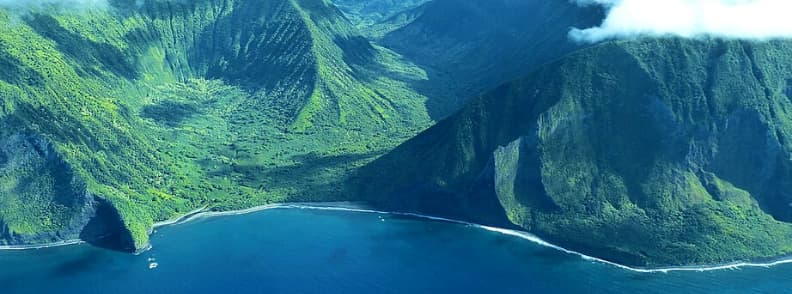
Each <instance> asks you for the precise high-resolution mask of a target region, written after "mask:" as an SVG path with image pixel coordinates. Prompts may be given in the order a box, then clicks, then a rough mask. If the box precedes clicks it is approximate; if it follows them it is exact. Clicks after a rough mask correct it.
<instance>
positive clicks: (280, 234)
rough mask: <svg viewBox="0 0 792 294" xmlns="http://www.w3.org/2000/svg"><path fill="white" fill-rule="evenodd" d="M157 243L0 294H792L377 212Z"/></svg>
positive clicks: (31, 271) (9, 265)
mask: <svg viewBox="0 0 792 294" xmlns="http://www.w3.org/2000/svg"><path fill="white" fill-rule="evenodd" d="M151 242H152V244H153V246H154V248H153V249H152V250H150V251H148V252H145V253H143V254H141V255H138V256H135V255H130V254H125V253H119V252H114V251H109V250H103V249H97V248H92V247H90V246H86V245H77V246H67V247H60V248H48V249H40V250H33V251H2V252H0V293H4V294H5V293H114V294H116V293H136V294H140V293H186V292H191V293H792V265H781V266H776V267H772V268H743V269H739V270H721V271H710V272H671V273H637V272H632V271H628V270H624V269H619V268H615V267H613V266H610V265H606V264H601V263H596V262H592V261H587V260H584V259H582V258H581V257H579V256H576V255H572V254H567V253H562V252H559V251H556V250H553V249H550V248H546V247H542V246H539V245H536V244H534V243H532V242H530V241H527V240H524V239H520V238H516V237H512V236H507V235H503V234H499V233H496V232H490V231H485V230H481V229H478V228H475V227H471V226H465V225H459V224H450V223H444V222H439V221H427V220H421V219H415V218H411V217H404V216H393V215H380V214H371V213H358V212H343V211H321V210H307V209H274V210H267V211H262V212H258V213H253V214H248V215H239V216H227V217H216V218H205V219H200V220H196V221H193V222H189V223H185V224H179V225H174V226H170V227H166V228H161V229H160V230H159V231H158V232H157V233H156V234H154V235H153V236H152V240H151ZM150 258H153V259H155V260H156V262H157V263H159V267H157V268H155V269H149V259H150Z"/></svg>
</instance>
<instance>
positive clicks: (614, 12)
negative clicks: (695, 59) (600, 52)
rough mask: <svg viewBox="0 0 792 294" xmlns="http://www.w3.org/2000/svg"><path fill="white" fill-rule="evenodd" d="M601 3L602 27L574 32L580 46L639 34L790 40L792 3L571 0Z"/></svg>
mask: <svg viewBox="0 0 792 294" xmlns="http://www.w3.org/2000/svg"><path fill="white" fill-rule="evenodd" d="M572 1H573V2H576V3H577V4H579V5H601V6H603V7H605V9H606V11H607V13H606V17H605V20H604V21H603V22H602V24H601V25H600V26H598V27H593V28H586V29H578V28H575V29H572V31H570V32H569V36H570V38H572V39H574V40H577V41H582V42H597V41H601V40H605V39H617V38H632V37H638V36H679V37H686V38H695V37H705V36H709V37H720V38H735V39H758V40H766V39H777V38H792V0H572Z"/></svg>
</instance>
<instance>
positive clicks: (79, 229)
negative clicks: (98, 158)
mask: <svg viewBox="0 0 792 294" xmlns="http://www.w3.org/2000/svg"><path fill="white" fill-rule="evenodd" d="M0 159H1V160H0V183H2V186H0V189H2V193H3V196H4V197H0V245H3V246H30V245H41V244H49V243H60V242H68V241H73V240H78V239H82V240H85V241H89V242H96V241H98V240H100V239H104V238H107V237H109V236H117V235H119V234H121V235H123V232H124V227H123V225H120V226H119V225H118V224H120V217H119V216H118V213H117V212H116V213H115V214H113V213H112V211H114V208H112V205H110V204H109V203H108V202H107V201H106V200H104V199H102V198H100V197H98V196H96V195H94V194H92V193H90V192H88V191H87V189H86V184H85V183H84V182H83V181H82V180H81V179H80V178H79V177H78V176H76V175H75V173H74V171H73V170H72V167H71V166H70V165H69V164H68V163H66V162H65V161H64V160H63V159H62V158H61V156H60V155H59V154H58V152H57V150H56V149H55V148H54V146H53V145H52V144H51V143H50V142H49V141H48V140H47V139H46V138H44V137H42V136H39V135H35V134H14V135H8V136H5V137H3V138H2V139H0ZM40 207H45V208H46V209H38V208H40ZM108 211H110V212H108ZM114 224H115V225H114ZM118 245H119V246H117V248H119V249H125V248H124V246H123V244H118Z"/></svg>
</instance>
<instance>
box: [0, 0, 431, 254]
mask: <svg viewBox="0 0 792 294" xmlns="http://www.w3.org/2000/svg"><path fill="white" fill-rule="evenodd" d="M111 3H112V7H110V8H108V9H89V10H81V11H73V10H68V9H58V8H57V7H46V8H40V9H38V10H32V11H26V12H24V13H23V14H19V13H17V12H9V11H1V10H0V23H1V24H0V97H2V100H0V111H1V112H0V122H2V129H3V131H2V133H0V135H2V136H0V142H3V144H0V146H3V147H2V148H0V149H1V150H3V152H2V153H0V154H1V155H2V156H0V159H3V160H2V161H0V189H2V190H0V191H2V194H0V220H2V223H0V237H3V236H5V238H2V239H3V240H2V241H0V243H10V244H14V243H37V242H49V241H57V238H70V237H74V236H77V235H79V234H80V231H79V229H80V228H81V227H82V226H85V225H86V223H87V222H89V221H90V219H91V218H90V216H86V215H87V214H91V213H95V211H96V208H95V207H96V206H98V204H97V203H96V200H91V197H94V196H95V197H98V198H99V199H106V200H107V201H109V203H111V204H112V206H113V208H114V209H115V210H117V212H118V215H119V217H120V218H121V221H122V222H123V223H124V225H125V227H126V230H127V231H128V232H125V233H124V235H127V236H131V238H127V239H129V240H131V242H134V244H127V246H128V247H130V248H142V247H143V246H145V245H146V243H147V238H148V237H147V234H148V232H149V230H150V229H151V226H152V224H153V223H154V222H156V221H161V220H166V219H169V218H173V217H176V216H178V215H181V214H183V213H185V212H187V211H190V210H194V209H197V208H202V207H208V208H210V209H233V208H244V207H250V206H253V205H257V204H265V203H270V202H276V201H306V200H336V199H340V197H341V196H340V192H341V190H340V189H341V188H340V187H341V186H340V185H338V184H337V183H338V182H339V181H341V180H343V178H344V177H345V175H347V174H348V173H349V170H351V169H353V168H355V167H357V166H360V165H362V164H364V163H366V162H368V161H370V160H371V159H372V158H373V157H375V156H377V155H379V154H380V153H382V152H383V150H387V149H389V148H391V147H393V146H395V145H397V144H398V143H400V142H402V141H404V140H405V139H406V138H408V137H410V136H412V135H413V134H415V133H417V132H419V131H421V130H422V129H424V128H426V127H427V126H428V125H429V124H430V123H431V120H430V118H429V116H428V114H427V111H426V109H425V106H424V103H425V100H426V99H425V97H423V96H422V95H419V94H417V93H416V92H415V91H413V90H411V87H410V85H411V84H412V83H414V81H416V80H421V79H425V78H426V76H425V74H424V72H423V71H422V70H420V69H419V68H417V67H415V66H413V65H410V64H409V63H406V62H403V61H401V60H400V57H399V56H398V55H396V54H394V53H392V52H390V51H388V50H386V49H383V48H381V47H378V46H376V45H373V44H371V43H370V42H369V41H368V40H367V39H365V38H363V37H362V36H360V35H359V34H358V33H357V30H356V29H355V28H354V27H353V26H352V25H351V24H350V23H349V22H348V21H347V20H346V19H345V18H344V17H343V16H342V15H341V14H340V13H339V12H338V11H337V9H336V8H335V7H334V6H332V5H331V4H329V3H327V2H325V1H323V0H199V1H145V4H143V6H139V5H138V4H139V3H136V1H134V0H128V1H127V0H116V1H111ZM20 138H30V139H24V140H23V139H20ZM39 141H42V143H38V142H39ZM19 142H22V143H19ZM31 142H32V143H31ZM23 143H24V144H27V145H29V146H27V145H26V146H23V147H19V146H17V145H19V144H23ZM50 144H51V146H52V151H51V152H50V153H52V154H49V153H46V152H45V151H46V150H44V151H41V150H40V148H39V149H35V148H36V147H35V146H39V145H41V146H50ZM31 150H32V151H31ZM36 150H38V151H36ZM45 153H46V154H45ZM37 154H38V155H37ZM8 158H10V160H9V159H8ZM63 187H66V188H68V189H66V190H63V189H62V188H63ZM86 195H88V196H86ZM86 197H88V198H86ZM42 234H43V235H42ZM53 236H54V237H53ZM122 238H123V236H122Z"/></svg>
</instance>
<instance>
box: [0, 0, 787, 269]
mask: <svg viewBox="0 0 792 294" xmlns="http://www.w3.org/2000/svg"><path fill="white" fill-rule="evenodd" d="M110 3H111V5H110V7H107V8H103V9H87V10H80V11H75V10H69V9H63V8H59V7H57V6H45V7H38V8H35V9H33V10H29V11H21V12H20V11H8V10H0V245H6V244H31V243H42V242H53V241H60V240H63V239H69V238H76V237H82V238H90V237H91V236H103V235H106V231H108V230H110V231H113V232H112V233H115V234H114V235H113V236H115V237H117V239H118V240H115V242H117V243H120V244H116V245H114V246H115V248H128V249H140V248H142V247H144V246H146V244H147V239H148V233H149V231H150V230H151V228H152V225H153V224H154V223H155V222H157V221H162V220H166V219H171V218H174V217H177V216H180V215H183V214H184V213H186V212H188V211H192V210H195V209H199V208H206V209H216V210H228V209H238V208H247V207H251V206H254V205H260V204H266V203H272V202H283V201H331V200H367V201H370V202H371V203H372V204H375V205H379V206H380V207H382V208H390V209H396V210H409V211H420V212H424V213H432V214H438V215H444V216H450V217H456V218H461V219H466V220H471V221H476V222H481V223H487V224H494V225H501V226H516V227H521V228H524V229H527V230H530V231H531V232H535V233H537V234H539V235H541V236H542V237H545V238H547V239H549V240H551V241H553V242H557V243H559V244H562V245H564V246H568V247H570V248H573V249H577V250H580V251H583V252H586V253H590V254H593V255H596V256H601V257H605V258H608V259H611V260H614V261H619V262H623V263H629V264H634V265H647V266H657V265H670V264H689V263H711V262H723V261H732V260H734V259H743V258H771V257H774V256H778V255H782V254H789V253H792V242H790V240H792V225H790V222H792V210H790V209H789V206H790V203H792V194H790V193H789V192H788V191H792V187H790V185H792V184H790V183H792V179H790V178H789V177H790V175H792V165H790V162H789V158H792V141H790V139H789V138H790V136H791V135H792V116H790V114H789V113H790V112H791V111H792V102H790V101H792V90H790V89H792V85H791V84H790V81H792V54H790V53H789V52H792V43H790V42H780V41H778V42H764V43H751V42H737V41H730V42H727V41H718V40H699V41H690V40H688V41H685V40H676V39H652V40H632V41H623V42H611V43H605V44H599V45H596V46H592V47H588V48H581V45H580V44H573V43H570V42H569V41H568V40H567V39H566V32H567V30H568V28H569V27H570V26H578V27H587V26H589V25H590V24H592V23H594V22H596V21H598V20H599V18H600V17H601V12H600V11H597V10H596V9H593V8H591V9H580V8H577V7H575V6H574V5H572V4H571V3H568V1H538V0H536V1H534V0H527V1H506V0H493V1H473V0H471V1H468V0H434V1H429V2H426V1H387V0H379V1H358V0H338V3H340V4H341V5H342V10H343V11H344V12H345V13H346V16H344V15H342V14H341V11H340V10H339V9H337V8H336V7H335V6H333V5H332V4H330V3H328V2H327V1H325V0H196V1H169V0H151V1H144V2H141V1H135V0H111V1H110ZM350 19H351V20H352V22H354V24H353V23H352V22H350ZM360 30H365V33H361V32H360ZM372 40H373V41H372ZM380 44H381V45H380ZM570 52H572V53H571V54H569V53H570ZM567 54H569V55H567ZM550 61H552V62H551V63H549V64H548V62H550ZM517 76H525V77H523V78H522V79H519V80H516V81H514V82H510V83H508V84H506V85H503V86H500V87H497V88H495V87H496V85H498V84H500V83H502V82H504V81H506V80H511V79H513V78H515V77H517ZM492 88H495V89H494V90H492V91H488V92H487V94H484V95H481V96H480V97H477V98H473V99H472V101H471V100H469V99H467V98H468V96H473V95H472V94H474V93H479V92H482V91H484V90H487V89H492ZM463 105H464V106H463ZM460 107H461V110H460V111H456V110H458V109H459V108H460ZM449 115H450V116H449ZM444 117H448V118H447V119H444V120H443V121H441V122H440V123H438V124H437V125H435V126H433V127H431V128H430V129H428V130H426V128H428V127H429V126H430V125H431V124H432V123H433V119H439V118H444ZM424 130H425V131H424ZM422 131H424V132H422ZM421 132H422V133H421ZM418 133H421V134H420V135H418V136H417V137H414V138H412V139H410V140H409V141H407V142H406V143H404V144H401V143H403V142H404V141H405V140H408V139H409V138H411V137H413V136H414V135H416V134H418ZM399 144H401V145H399ZM396 146H398V147H396ZM394 147H396V149H395V150H392V149H393V148H394ZM391 150H392V151H391ZM389 151H390V152H389ZM383 154H385V155H384V156H383ZM119 246H120V247H119Z"/></svg>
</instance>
